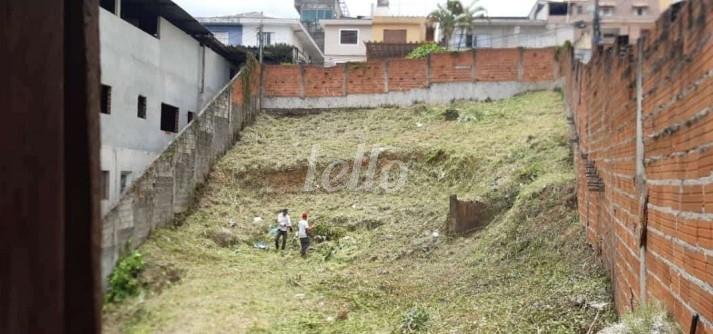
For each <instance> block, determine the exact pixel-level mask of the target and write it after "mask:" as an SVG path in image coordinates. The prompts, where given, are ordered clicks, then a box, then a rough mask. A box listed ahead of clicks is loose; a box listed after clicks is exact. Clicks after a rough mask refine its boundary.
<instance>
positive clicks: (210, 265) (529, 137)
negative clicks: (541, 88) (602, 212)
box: [104, 92, 614, 333]
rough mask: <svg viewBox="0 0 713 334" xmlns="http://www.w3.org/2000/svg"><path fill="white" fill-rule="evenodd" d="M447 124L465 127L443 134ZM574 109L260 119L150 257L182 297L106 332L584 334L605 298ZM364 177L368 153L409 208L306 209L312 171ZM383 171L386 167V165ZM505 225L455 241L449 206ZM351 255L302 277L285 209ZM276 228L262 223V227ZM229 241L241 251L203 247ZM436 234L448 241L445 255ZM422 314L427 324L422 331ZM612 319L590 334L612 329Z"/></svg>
mask: <svg viewBox="0 0 713 334" xmlns="http://www.w3.org/2000/svg"><path fill="white" fill-rule="evenodd" d="M447 107H455V108H456V109H458V110H459V111H460V119H459V120H458V121H453V122H448V121H445V120H443V117H442V115H441V113H442V112H443V111H444V110H445V109H446V108H447ZM564 118H565V117H564V112H563V106H562V102H561V97H560V96H559V95H558V94H557V93H553V92H542V93H532V94H526V95H522V96H518V97H515V98H512V99H509V100H507V101H502V102H494V103H474V102H458V103H456V104H454V105H452V106H413V107H410V108H401V109H399V108H392V109H378V110H364V111H350V112H330V113H322V114H318V115H311V116H305V117H300V118H271V117H270V116H267V115H263V116H261V117H260V119H259V120H258V122H257V124H256V125H255V126H253V127H251V128H249V129H248V130H247V131H246V132H245V133H244V134H243V139H242V141H241V143H240V144H239V145H237V146H236V147H235V148H234V149H233V150H232V151H231V152H230V153H229V154H228V155H227V156H226V157H225V158H224V159H222V160H221V161H220V162H219V163H218V165H217V167H216V168H215V170H214V171H213V173H212V174H211V179H210V182H208V184H207V185H206V187H205V188H204V189H203V190H202V193H203V194H202V196H201V198H200V200H199V202H198V203H197V207H196V208H195V210H193V211H192V212H191V213H190V214H188V215H187V216H186V217H185V218H183V219H181V220H180V221H179V222H178V223H177V227H174V228H166V229H161V230H159V231H156V232H155V233H154V234H153V236H152V238H151V239H150V240H149V241H148V242H146V243H145V244H144V245H143V246H142V247H141V252H142V253H143V254H145V255H146V262H147V263H149V264H152V263H153V264H160V265H162V266H168V267H171V268H175V269H176V270H178V271H179V272H181V273H182V278H181V280H180V281H179V282H177V283H175V284H174V285H172V286H169V287H164V288H163V289H162V290H161V291H160V292H153V291H151V290H147V291H146V292H145V294H144V295H142V296H139V297H137V298H134V299H130V300H128V301H125V302H123V303H122V304H118V305H107V306H106V307H105V317H104V318H105V330H106V331H107V332H110V333H111V332H132V333H144V332H162V333H174V332H181V333H208V332H215V333H236V332H238V333H397V332H399V331H401V329H402V322H403V321H405V320H404V319H407V318H408V317H407V315H409V314H410V315H413V314H416V315H417V316H418V317H416V318H417V319H424V318H425V317H421V315H423V314H424V313H425V314H426V315H427V319H428V321H427V322H425V328H424V329H423V330H422V331H423V332H427V333H534V332H541V333H585V332H586V331H587V330H588V328H589V326H590V325H591V324H592V322H593V321H594V318H595V315H596V311H595V310H593V309H590V308H588V307H587V306H586V302H585V303H584V304H582V303H581V302H574V301H575V300H580V301H581V300H584V301H605V302H606V301H609V295H608V293H607V289H608V282H607V279H606V278H605V276H604V274H603V272H602V270H601V268H600V267H599V266H598V264H597V262H596V261H595V259H594V258H592V254H591V252H590V250H589V248H588V247H587V246H586V243H585V240H584V236H583V230H582V228H581V226H580V225H579V224H578V222H577V218H576V210H575V209H574V208H573V205H572V203H573V202H574V201H573V196H574V190H573V186H572V185H573V182H574V180H573V178H574V176H573V174H572V166H571V165H570V162H569V161H570V160H571V159H570V156H569V149H568V147H567V131H566V124H565V120H564ZM314 144H318V145H319V146H320V152H321V154H320V156H319V159H318V165H319V166H320V168H322V167H323V166H325V165H326V164H327V163H329V162H330V161H332V160H334V159H341V160H345V161H351V160H353V159H354V154H355V151H356V149H357V147H358V145H360V144H364V145H365V147H367V149H370V148H371V147H374V146H376V147H382V148H384V149H385V152H386V153H384V156H385V157H386V158H388V159H401V160H403V161H404V162H405V163H406V164H407V165H408V167H409V174H408V175H409V177H408V182H407V183H406V185H405V187H404V188H403V189H401V190H400V191H398V192H393V193H388V192H384V191H369V192H365V191H346V190H341V191H337V192H334V193H328V192H326V191H314V192H302V191H300V189H301V187H302V184H303V183H304V175H305V171H306V169H307V159H308V157H309V155H310V152H311V148H312V146H313V145H314ZM383 162H384V161H381V162H380V163H383ZM451 194H458V195H459V196H460V197H469V198H480V199H483V200H484V201H486V202H488V203H490V204H491V205H492V206H493V207H494V208H496V209H497V212H498V214H497V215H496V217H495V218H494V219H493V222H492V223H491V225H490V226H489V227H488V228H486V229H485V230H483V231H482V232H480V233H479V234H478V235H474V236H470V237H466V238H462V237H460V238H448V237H444V236H443V233H442V230H443V229H442V228H443V224H444V222H445V218H446V215H447V211H448V196H449V195H451ZM283 207H287V208H290V209H292V215H293V217H297V215H298V213H300V212H302V211H310V213H311V221H312V222H314V223H316V224H319V225H322V228H323V229H325V230H330V229H339V230H340V231H343V232H345V233H346V236H345V237H342V238H340V239H338V240H331V241H327V242H324V243H320V244H315V245H314V247H315V249H314V250H313V252H312V254H311V256H310V257H309V258H308V259H301V258H300V257H299V254H298V250H297V248H298V246H297V241H296V240H291V244H290V249H289V251H288V252H286V253H284V254H283V253H276V252H274V251H273V250H271V251H263V250H259V249H256V248H254V247H253V244H254V243H255V242H256V241H260V240H265V241H268V244H271V242H270V240H269V238H268V237H267V236H266V232H267V230H268V229H269V225H270V224H271V223H272V221H273V220H274V216H275V213H276V211H277V210H278V209H280V208H283ZM254 217H263V218H264V220H265V221H264V222H257V223H256V222H254ZM231 225H232V226H233V227H232V230H233V231H234V233H236V234H237V237H238V239H240V240H241V242H240V244H239V245H237V246H233V247H229V248H225V247H219V246H218V245H216V243H215V242H214V241H212V240H210V239H209V238H207V235H208V234H209V233H211V231H215V229H216V228H221V227H228V226H231ZM434 231H439V232H441V236H440V237H438V238H434V237H433V236H432V234H433V232H434ZM413 310H418V312H416V313H414V311H413ZM613 317H614V315H613V313H612V312H611V311H606V312H604V313H603V314H600V316H599V320H598V321H597V323H595V324H594V329H598V328H601V327H603V326H604V325H605V324H607V323H609V322H611V321H612V320H613Z"/></svg>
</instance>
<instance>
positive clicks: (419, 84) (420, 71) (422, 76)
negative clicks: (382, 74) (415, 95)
mask: <svg viewBox="0 0 713 334" xmlns="http://www.w3.org/2000/svg"><path fill="white" fill-rule="evenodd" d="M387 66H388V72H389V73H388V76H389V91H392V92H393V91H404V90H410V89H414V88H425V87H428V61H427V60H426V59H391V60H389V64H388V65H387Z"/></svg>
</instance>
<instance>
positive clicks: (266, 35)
mask: <svg viewBox="0 0 713 334" xmlns="http://www.w3.org/2000/svg"><path fill="white" fill-rule="evenodd" d="M274 34H275V33H274V32H263V33H262V45H272V42H273V41H272V39H273V38H272V36H273V35H274ZM258 38H260V33H258ZM258 40H259V39H258Z"/></svg>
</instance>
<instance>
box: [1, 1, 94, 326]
mask: <svg viewBox="0 0 713 334" xmlns="http://www.w3.org/2000/svg"><path fill="white" fill-rule="evenodd" d="M98 16H99V3H98V1H97V0H36V1H9V2H7V3H5V4H4V5H3V9H2V10H0V20H2V22H3V23H4V24H5V26H4V28H3V29H2V30H0V45H3V47H2V48H0V55H2V56H1V57H0V58H2V59H3V62H1V63H0V72H1V73H3V74H4V77H5V80H4V81H3V82H2V87H1V89H0V102H1V103H2V105H3V108H4V109H3V110H5V111H4V115H5V116H6V118H5V119H4V120H3V122H1V123H0V138H1V139H0V152H1V153H2V155H3V158H2V159H0V170H2V171H3V173H2V174H1V175H0V216H1V217H2V224H0V225H1V227H0V263H2V264H3V265H2V266H0V278H1V279H0V291H2V296H1V297H0V310H2V311H3V314H2V315H0V333H99V332H100V330H101V325H100V319H101V317H100V303H101V290H100V279H99V258H100V242H101V240H100V238H101V233H100V231H101V220H100V212H99V211H100V208H99V197H98V194H99V189H100V184H99V142H100V140H99V86H100V82H99V79H100V78H99V24H98V23H99V17H98ZM28 64H29V65H28Z"/></svg>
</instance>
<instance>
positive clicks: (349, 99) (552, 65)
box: [262, 48, 560, 110]
mask: <svg viewBox="0 0 713 334" xmlns="http://www.w3.org/2000/svg"><path fill="white" fill-rule="evenodd" d="M557 53H558V51H557V49H554V48H545V49H479V50H474V51H467V52H451V53H441V54H434V55H431V56H430V57H428V58H425V59H386V60H375V61H370V62H365V63H347V64H340V65H337V66H335V67H327V68H324V67H317V66H309V65H267V66H265V67H264V76H263V87H262V90H263V96H264V100H263V108H264V109H276V110H284V109H290V110H295V109H331V108H361V107H378V106H383V105H390V106H394V105H397V106H405V105H411V104H413V103H417V102H424V103H447V102H450V101H451V100H457V99H470V100H486V99H501V98H506V97H510V96H513V95H515V94H518V93H522V92H525V91H532V90H543V89H552V88H555V87H556V86H557V85H558V81H557V80H556V79H557V78H559V77H560V74H559V66H558V63H557V60H556V59H557V57H556V55H557Z"/></svg>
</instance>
